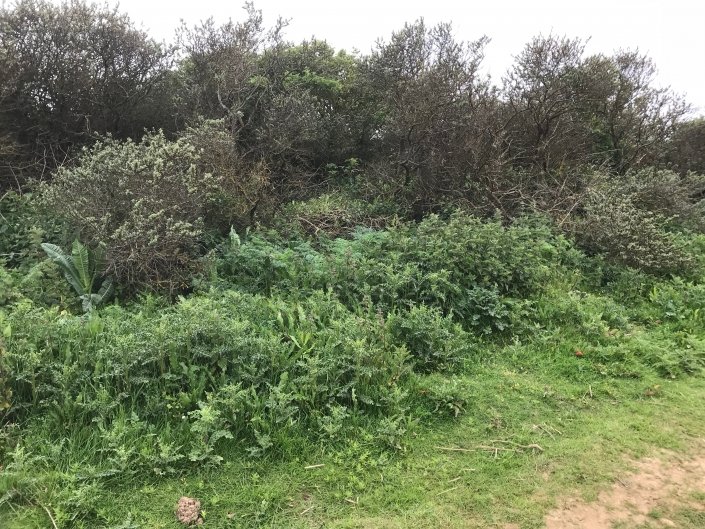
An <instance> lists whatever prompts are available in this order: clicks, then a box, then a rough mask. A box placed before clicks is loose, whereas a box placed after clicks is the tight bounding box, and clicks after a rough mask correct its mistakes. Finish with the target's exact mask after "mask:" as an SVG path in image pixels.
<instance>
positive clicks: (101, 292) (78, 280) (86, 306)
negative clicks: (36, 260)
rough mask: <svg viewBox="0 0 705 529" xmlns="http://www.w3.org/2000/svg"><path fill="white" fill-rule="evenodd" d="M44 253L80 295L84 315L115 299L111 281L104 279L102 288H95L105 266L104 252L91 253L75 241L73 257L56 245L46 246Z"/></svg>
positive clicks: (72, 248)
mask: <svg viewBox="0 0 705 529" xmlns="http://www.w3.org/2000/svg"><path fill="white" fill-rule="evenodd" d="M42 249H43V250H44V251H45V252H46V254H47V256H49V259H51V260H52V261H54V262H55V263H56V264H58V265H59V267H60V268H61V271H62V272H63V274H64V277H65V278H66V280H67V281H68V282H69V284H70V285H71V286H72V287H73V289H74V291H75V292H76V294H78V298H79V299H80V300H81V307H82V308H83V311H84V312H92V311H93V310H95V309H96V308H97V307H99V306H100V305H102V304H103V303H105V302H106V301H107V300H108V298H109V297H110V296H111V295H112V293H113V288H114V287H113V280H112V278H110V277H107V278H103V279H102V280H101V282H100V286H98V285H96V280H97V279H99V277H100V276H101V275H102V274H103V269H104V266H105V263H104V261H103V249H102V248H98V249H97V250H91V249H90V248H88V247H87V246H85V245H83V244H81V243H80V242H79V241H78V240H75V241H74V242H73V245H72V246H71V254H70V255H68V254H66V253H64V251H63V250H62V249H61V248H59V247H58V246H56V245H55V244H50V243H43V244H42Z"/></svg>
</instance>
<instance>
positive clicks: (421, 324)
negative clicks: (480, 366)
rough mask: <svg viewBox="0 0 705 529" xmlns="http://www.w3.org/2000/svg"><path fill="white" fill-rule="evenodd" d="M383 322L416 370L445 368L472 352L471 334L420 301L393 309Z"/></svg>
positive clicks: (470, 354)
mask: <svg viewBox="0 0 705 529" xmlns="http://www.w3.org/2000/svg"><path fill="white" fill-rule="evenodd" d="M387 325H388V328H389V333H390V335H391V336H392V338H393V339H394V340H395V342H396V343H401V344H404V345H405V346H406V348H407V349H408V350H409V353H410V354H411V356H412V358H413V359H414V365H415V367H416V369H417V370H418V371H424V372H430V371H437V370H443V369H448V368H449V367H452V366H454V365H457V364H458V363H459V362H461V361H462V360H464V359H467V358H469V357H470V356H472V350H473V339H472V337H471V335H469V334H468V333H466V332H465V331H464V330H463V329H462V327H461V326H460V325H458V324H457V323H455V322H454V321H453V320H452V318H451V317H450V316H445V317H444V316H443V315H442V314H441V312H440V310H438V309H435V308H431V307H427V306H425V305H420V306H415V307H412V308H411V309H410V310H408V311H396V312H394V313H392V314H390V315H389V318H388V320H387Z"/></svg>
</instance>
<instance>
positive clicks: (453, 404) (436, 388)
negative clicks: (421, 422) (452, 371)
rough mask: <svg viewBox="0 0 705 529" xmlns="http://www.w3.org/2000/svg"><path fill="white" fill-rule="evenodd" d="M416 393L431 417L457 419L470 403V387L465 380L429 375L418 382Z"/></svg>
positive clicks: (471, 392) (471, 391) (471, 393)
mask: <svg viewBox="0 0 705 529" xmlns="http://www.w3.org/2000/svg"><path fill="white" fill-rule="evenodd" d="M417 385H418V388H417V391H418V393H419V396H420V398H421V401H422V402H423V403H424V404H425V405H426V406H427V407H428V411H429V412H430V415H431V416H434V417H437V416H441V417H443V416H445V417H453V418H457V417H458V416H460V415H461V414H463V413H465V412H466V411H467V408H468V406H469V405H470V404H471V402H472V396H473V390H472V385H471V384H469V383H468V381H467V379H464V378H460V377H447V376H441V375H438V374H433V375H429V376H427V377H424V378H422V379H420V380H419V381H418V384H417Z"/></svg>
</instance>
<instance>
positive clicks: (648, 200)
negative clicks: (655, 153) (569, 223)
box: [603, 168, 705, 231]
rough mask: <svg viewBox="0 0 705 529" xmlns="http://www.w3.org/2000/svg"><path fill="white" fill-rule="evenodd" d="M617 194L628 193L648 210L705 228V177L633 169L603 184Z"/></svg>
mask: <svg viewBox="0 0 705 529" xmlns="http://www.w3.org/2000/svg"><path fill="white" fill-rule="evenodd" d="M603 186H604V188H606V191H607V192H608V193H609V194H610V195H613V196H624V197H626V198H628V199H629V200H630V201H631V202H632V204H633V205H634V206H635V207H637V208H639V209H643V210H646V211H650V212H652V213H656V214H659V215H663V216H664V217H665V218H667V219H669V222H670V223H672V224H676V225H678V226H686V227H689V228H691V229H694V230H698V231H702V230H704V229H705V220H703V219H704V218H705V176H703V175H697V174H695V173H689V174H686V175H679V174H677V173H674V172H673V171H667V170H657V169H655V168H649V169H642V170H640V171H632V172H629V173H627V174H626V175H624V176H620V177H613V178H611V179H609V180H608V181H607V182H605V183H604V184H603Z"/></svg>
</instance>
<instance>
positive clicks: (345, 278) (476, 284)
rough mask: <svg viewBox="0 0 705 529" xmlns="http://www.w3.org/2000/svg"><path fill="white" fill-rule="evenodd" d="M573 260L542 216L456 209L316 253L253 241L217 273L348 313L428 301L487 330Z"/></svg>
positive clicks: (505, 325) (501, 324) (514, 313)
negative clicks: (507, 216)
mask: <svg viewBox="0 0 705 529" xmlns="http://www.w3.org/2000/svg"><path fill="white" fill-rule="evenodd" d="M238 241H239V239H238ZM570 258H571V254H570V245H569V243H568V242H567V241H566V240H564V239H563V238H562V237H560V236H557V235H555V234H553V233H552V232H551V230H550V229H549V228H548V226H547V225H546V224H545V223H544V222H538V223H534V224H532V223H529V222H524V223H516V224H515V225H513V226H509V227H505V226H503V225H502V224H500V223H499V222H483V221H481V220H479V219H477V218H475V217H472V216H468V215H465V214H462V213H455V214H453V215H452V216H451V217H450V218H449V219H447V220H444V219H441V218H440V217H438V216H430V217H428V218H427V219H425V220H424V221H422V222H421V223H419V224H418V225H415V224H400V225H397V226H394V227H390V228H389V229H388V230H386V231H371V230H360V231H358V232H356V233H355V234H353V237H352V239H350V240H348V239H335V240H333V241H330V242H328V243H325V242H323V243H322V244H321V247H319V248H317V249H314V248H313V247H312V246H311V245H310V244H309V243H302V242H296V241H295V240H292V241H289V242H287V243H283V242H277V241H276V239H273V240H271V241H267V240H265V239H262V238H259V237H252V238H250V239H249V240H247V241H245V242H244V243H242V244H239V243H238V244H236V245H235V246H234V247H232V246H229V250H228V251H227V252H226V253H225V255H224V256H223V259H222V260H221V263H220V265H219V269H220V273H221V276H222V277H223V278H224V279H225V280H226V281H227V280H228V279H229V280H230V281H231V284H232V283H235V284H237V285H238V286H239V287H241V288H245V289H254V290H258V289H259V291H264V292H270V291H271V289H272V288H277V289H282V290H284V291H286V292H307V291H309V292H310V291H312V290H324V291H325V290H327V289H332V290H333V291H334V292H335V293H336V294H337V295H338V297H339V298H340V300H341V301H342V302H343V303H344V304H345V305H346V306H347V307H349V308H351V309H356V308H358V307H361V306H364V305H366V304H368V303H371V304H372V305H373V306H374V307H375V309H376V310H378V311H380V312H381V313H382V314H386V313H388V312H392V311H393V310H395V309H397V308H400V309H404V310H408V309H410V308H412V307H413V306H415V305H418V304H426V305H428V306H430V307H435V308H437V309H439V310H440V311H441V313H442V314H444V315H452V317H453V318H454V319H456V321H459V322H460V323H462V324H463V325H464V326H465V327H466V328H467V329H474V330H476V331H478V332H482V333H485V334H490V333H493V332H502V331H506V330H507V329H509V327H511V325H512V324H513V322H515V321H516V320H517V319H519V318H521V315H522V313H523V311H524V306H525V302H524V301H522V298H525V297H527V296H530V295H532V294H533V293H535V292H538V291H540V290H541V289H542V288H543V286H544V284H545V282H546V281H547V280H548V279H549V278H550V277H551V276H552V274H554V273H556V270H555V268H556V267H558V268H560V267H562V266H563V262H564V261H566V262H567V261H568V260H569V259H570Z"/></svg>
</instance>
